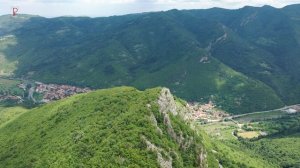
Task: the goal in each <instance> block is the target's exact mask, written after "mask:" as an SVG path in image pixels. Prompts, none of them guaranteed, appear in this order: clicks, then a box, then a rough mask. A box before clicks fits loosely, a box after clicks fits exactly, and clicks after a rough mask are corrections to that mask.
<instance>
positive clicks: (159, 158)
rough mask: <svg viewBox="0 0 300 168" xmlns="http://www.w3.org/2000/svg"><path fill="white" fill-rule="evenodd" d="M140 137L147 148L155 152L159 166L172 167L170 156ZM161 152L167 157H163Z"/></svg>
mask: <svg viewBox="0 0 300 168" xmlns="http://www.w3.org/2000/svg"><path fill="white" fill-rule="evenodd" d="M142 139H143V140H144V141H145V142H146V144H147V149H148V150H150V151H152V152H156V154H157V162H158V164H159V165H160V167H161V168H172V160H173V159H172V157H171V156H170V155H169V154H168V153H167V152H166V151H165V150H163V149H161V148H159V147H157V146H155V145H154V144H152V143H151V142H150V141H148V140H147V139H146V138H145V137H142ZM161 153H164V154H165V156H167V158H164V157H163V156H162V154H161Z"/></svg>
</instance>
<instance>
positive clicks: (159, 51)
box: [0, 5, 300, 113]
mask: <svg viewBox="0 0 300 168" xmlns="http://www.w3.org/2000/svg"><path fill="white" fill-rule="evenodd" d="M0 60H1V62H0V75H1V74H2V75H7V74H11V73H13V74H14V75H15V76H16V77H26V78H32V79H35V80H39V81H43V82H51V83H67V84H72V85H81V86H90V87H93V88H107V87H112V86H120V85H131V86H135V87H137V88H139V89H145V88H149V87H154V86H167V87H169V88H170V89H171V90H172V91H173V92H174V94H175V95H177V96H179V97H181V98H184V99H187V100H188V101H203V102H205V101H208V100H211V101H213V102H214V103H216V104H217V106H218V107H220V108H221V109H224V110H226V111H228V112H231V113H246V112H251V111H258V110H267V109H273V108H277V107H280V106H283V105H284V104H294V103H299V102H300V75H299V74H300V68H299V67H300V5H291V6H287V7H284V8H281V9H277V8H273V7H271V6H263V7H249V6H246V7H244V8H241V9H237V10H227V9H220V8H212V9H205V10H170V11H167V12H153V13H142V14H132V15H125V16H113V17H105V18H88V17H58V18H43V17H39V16H30V15H17V16H15V17H13V16H10V15H5V16H0Z"/></svg>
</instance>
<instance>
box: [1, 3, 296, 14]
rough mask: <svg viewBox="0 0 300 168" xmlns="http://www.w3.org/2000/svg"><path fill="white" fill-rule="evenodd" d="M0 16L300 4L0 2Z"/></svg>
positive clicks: (141, 11) (115, 12)
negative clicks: (16, 12)
mask: <svg viewBox="0 0 300 168" xmlns="http://www.w3.org/2000/svg"><path fill="white" fill-rule="evenodd" d="M0 1H2V2H1V6H0V15H5V14H12V8H13V7H17V8H18V9H19V11H18V13H19V14H30V15H39V16H42V17H50V18H51V17H59V16H74V17H77V16H87V17H105V16H114V15H126V14H134V13H144V12H157V11H167V10H171V9H178V10H182V9H208V8H213V7H219V8H225V9H239V8H242V7H244V6H254V7H261V6H264V5H270V6H273V7H276V8H282V7H284V6H287V5H292V4H300V0H288V1H283V0H280V1H275V0H267V1H264V2H260V1H259V0H251V1H247V2H245V1H242V0H210V1H202V0H146V1H140V0H114V1H109V2H108V1H105V0H98V1H96V0H66V1H58V0H54V1H50V0H23V1H21V0H11V1H9V0H0Z"/></svg>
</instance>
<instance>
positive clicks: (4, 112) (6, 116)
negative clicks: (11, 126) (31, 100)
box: [0, 107, 27, 127]
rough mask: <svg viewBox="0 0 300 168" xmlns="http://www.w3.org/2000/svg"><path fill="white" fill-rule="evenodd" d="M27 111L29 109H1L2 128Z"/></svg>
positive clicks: (0, 120)
mask: <svg viewBox="0 0 300 168" xmlns="http://www.w3.org/2000/svg"><path fill="white" fill-rule="evenodd" d="M26 111H27V109H25V108H23V107H0V127H3V126H4V125H5V124H7V123H8V122H11V121H12V120H14V119H16V118H17V117H19V116H20V115H21V114H23V113H24V112H26Z"/></svg>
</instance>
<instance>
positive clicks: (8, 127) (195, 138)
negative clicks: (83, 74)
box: [0, 87, 218, 168]
mask: <svg viewBox="0 0 300 168" xmlns="http://www.w3.org/2000/svg"><path fill="white" fill-rule="evenodd" d="M187 114H188V113H187V111H186V108H185V107H184V106H183V105H182V104H181V103H180V101H177V100H175V99H174V98H173V96H172V95H171V94H170V92H169V90H168V89H162V88H156V89H149V90H145V91H138V90H137V89H134V88H130V87H119V88H114V89H107V90H99V91H95V92H91V93H87V94H81V95H76V96H73V97H70V98H67V99H64V100H60V101H57V102H53V103H50V104H47V105H44V106H42V107H38V108H35V109H32V110H29V111H27V112H23V114H21V115H19V116H17V117H14V118H13V120H12V121H9V122H7V123H6V124H5V125H2V126H1V127H0V148H1V150H0V167H6V168H8V167H13V168H18V167H55V168H56V167H64V168H66V167H218V163H217V160H216V159H215V158H214V156H213V155H212V153H211V149H209V147H207V145H205V144H207V143H208V141H207V140H204V137H202V136H201V133H197V132H196V131H194V130H192V129H191V127H190V126H189V125H188V124H187V122H188V121H187V119H184V118H187V116H188V115H187ZM0 117H1V116H0Z"/></svg>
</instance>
